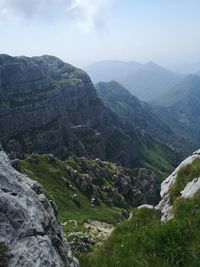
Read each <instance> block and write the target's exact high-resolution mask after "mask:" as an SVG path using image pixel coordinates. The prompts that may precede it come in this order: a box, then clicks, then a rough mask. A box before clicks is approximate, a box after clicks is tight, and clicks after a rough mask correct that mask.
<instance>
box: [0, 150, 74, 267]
mask: <svg viewBox="0 0 200 267" xmlns="http://www.w3.org/2000/svg"><path fill="white" fill-rule="evenodd" d="M0 244H4V245H5V246H6V247H8V252H7V253H8V255H7V266H9V267H16V266H19V267H20V266H24V267H31V266H34V267H45V266H46V267H55V266H61V267H78V266H79V264H78V261H77V260H76V259H75V258H73V257H72V255H71V251H70V248H69V245H68V244H67V243H66V241H65V240H64V238H63V233H62V230H61V228H60V226H59V224H58V221H57V218H56V207H55V204H54V203H53V202H50V201H48V200H47V199H46V197H45V196H44V195H43V194H42V188H41V186H40V185H39V184H37V183H36V182H33V181H31V180H30V179H29V178H28V177H27V176H25V175H23V174H21V173H19V172H17V171H16V170H15V169H13V167H12V166H11V164H10V161H9V159H8V157H7V156H6V154H5V153H4V152H3V151H0Z"/></svg>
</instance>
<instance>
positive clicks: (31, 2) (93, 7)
mask: <svg viewBox="0 0 200 267" xmlns="http://www.w3.org/2000/svg"><path fill="white" fill-rule="evenodd" d="M114 2H116V0H0V20H2V19H3V18H5V17H6V18H13V19H16V18H26V19H33V18H34V19H35V18H39V19H43V20H58V19H63V18H64V19H66V20H73V21H74V22H76V24H77V25H78V26H79V27H80V28H81V29H82V30H84V31H89V30H91V29H92V28H94V27H99V26H100V25H102V24H103V22H104V19H105V16H106V14H107V12H108V11H109V10H110V8H111V7H112V5H113V4H114Z"/></svg>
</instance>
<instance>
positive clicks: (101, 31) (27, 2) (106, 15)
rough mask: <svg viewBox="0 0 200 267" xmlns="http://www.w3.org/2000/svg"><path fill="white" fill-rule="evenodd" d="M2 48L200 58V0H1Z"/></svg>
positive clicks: (84, 56)
mask: <svg viewBox="0 0 200 267" xmlns="http://www.w3.org/2000/svg"><path fill="white" fill-rule="evenodd" d="M0 53H7V54H11V55H27V56H32V55H42V54H52V55H55V56H58V57H60V58H62V59H63V60H65V61H66V62H69V63H72V64H75V65H78V66H84V65H87V64H89V63H92V62H94V61H97V60H104V59H120V60H134V61H139V62H146V61H155V62H157V63H159V64H164V65H168V64H173V63H187V62H188V63H192V62H199V61H200V0H0Z"/></svg>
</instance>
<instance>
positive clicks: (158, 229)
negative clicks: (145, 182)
mask: <svg viewBox="0 0 200 267" xmlns="http://www.w3.org/2000/svg"><path fill="white" fill-rule="evenodd" d="M199 203H200V194H198V195H196V196H195V197H194V198H193V199H191V200H182V201H179V202H178V203H176V208H175V219H174V220H172V221H168V222H166V223H161V222H160V217H159V213H158V211H157V210H148V209H141V210H135V211H134V212H133V218H132V219H131V220H130V221H126V222H123V223H122V224H121V225H119V226H118V227H117V228H116V229H115V231H114V232H113V234H112V235H111V237H110V238H109V239H108V240H107V241H106V242H105V244H104V245H103V246H102V247H101V248H100V249H99V250H97V251H96V252H93V253H92V254H89V255H87V254H81V255H79V260H80V263H81V266H82V267H90V266H91V267H133V266H134V267H172V266H173V267H175V266H182V267H183V266H184V267H188V266H190V267H198V266H199V262H200V252H199V251H200V244H199V238H200V230H199V223H200V204H199ZM194 207H196V208H195V209H194Z"/></svg>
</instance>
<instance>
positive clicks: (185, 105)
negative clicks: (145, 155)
mask: <svg viewBox="0 0 200 267" xmlns="http://www.w3.org/2000/svg"><path fill="white" fill-rule="evenodd" d="M154 104H156V106H155V107H153V111H154V112H155V113H156V114H157V115H158V116H159V117H160V118H161V119H163V120H165V121H166V123H168V124H169V125H170V126H171V127H172V128H173V129H174V130H175V131H176V132H177V133H179V134H180V135H182V136H185V137H187V138H190V140H192V141H193V142H195V143H196V144H197V145H198V144H200V116H199V114H200V77H199V76H197V75H189V76H187V77H186V78H185V79H184V80H183V81H182V82H181V83H179V84H178V85H177V86H175V87H174V88H172V89H171V90H170V91H168V92H167V93H166V94H164V95H163V96H162V97H160V98H159V99H157V100H155V101H154Z"/></svg>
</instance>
